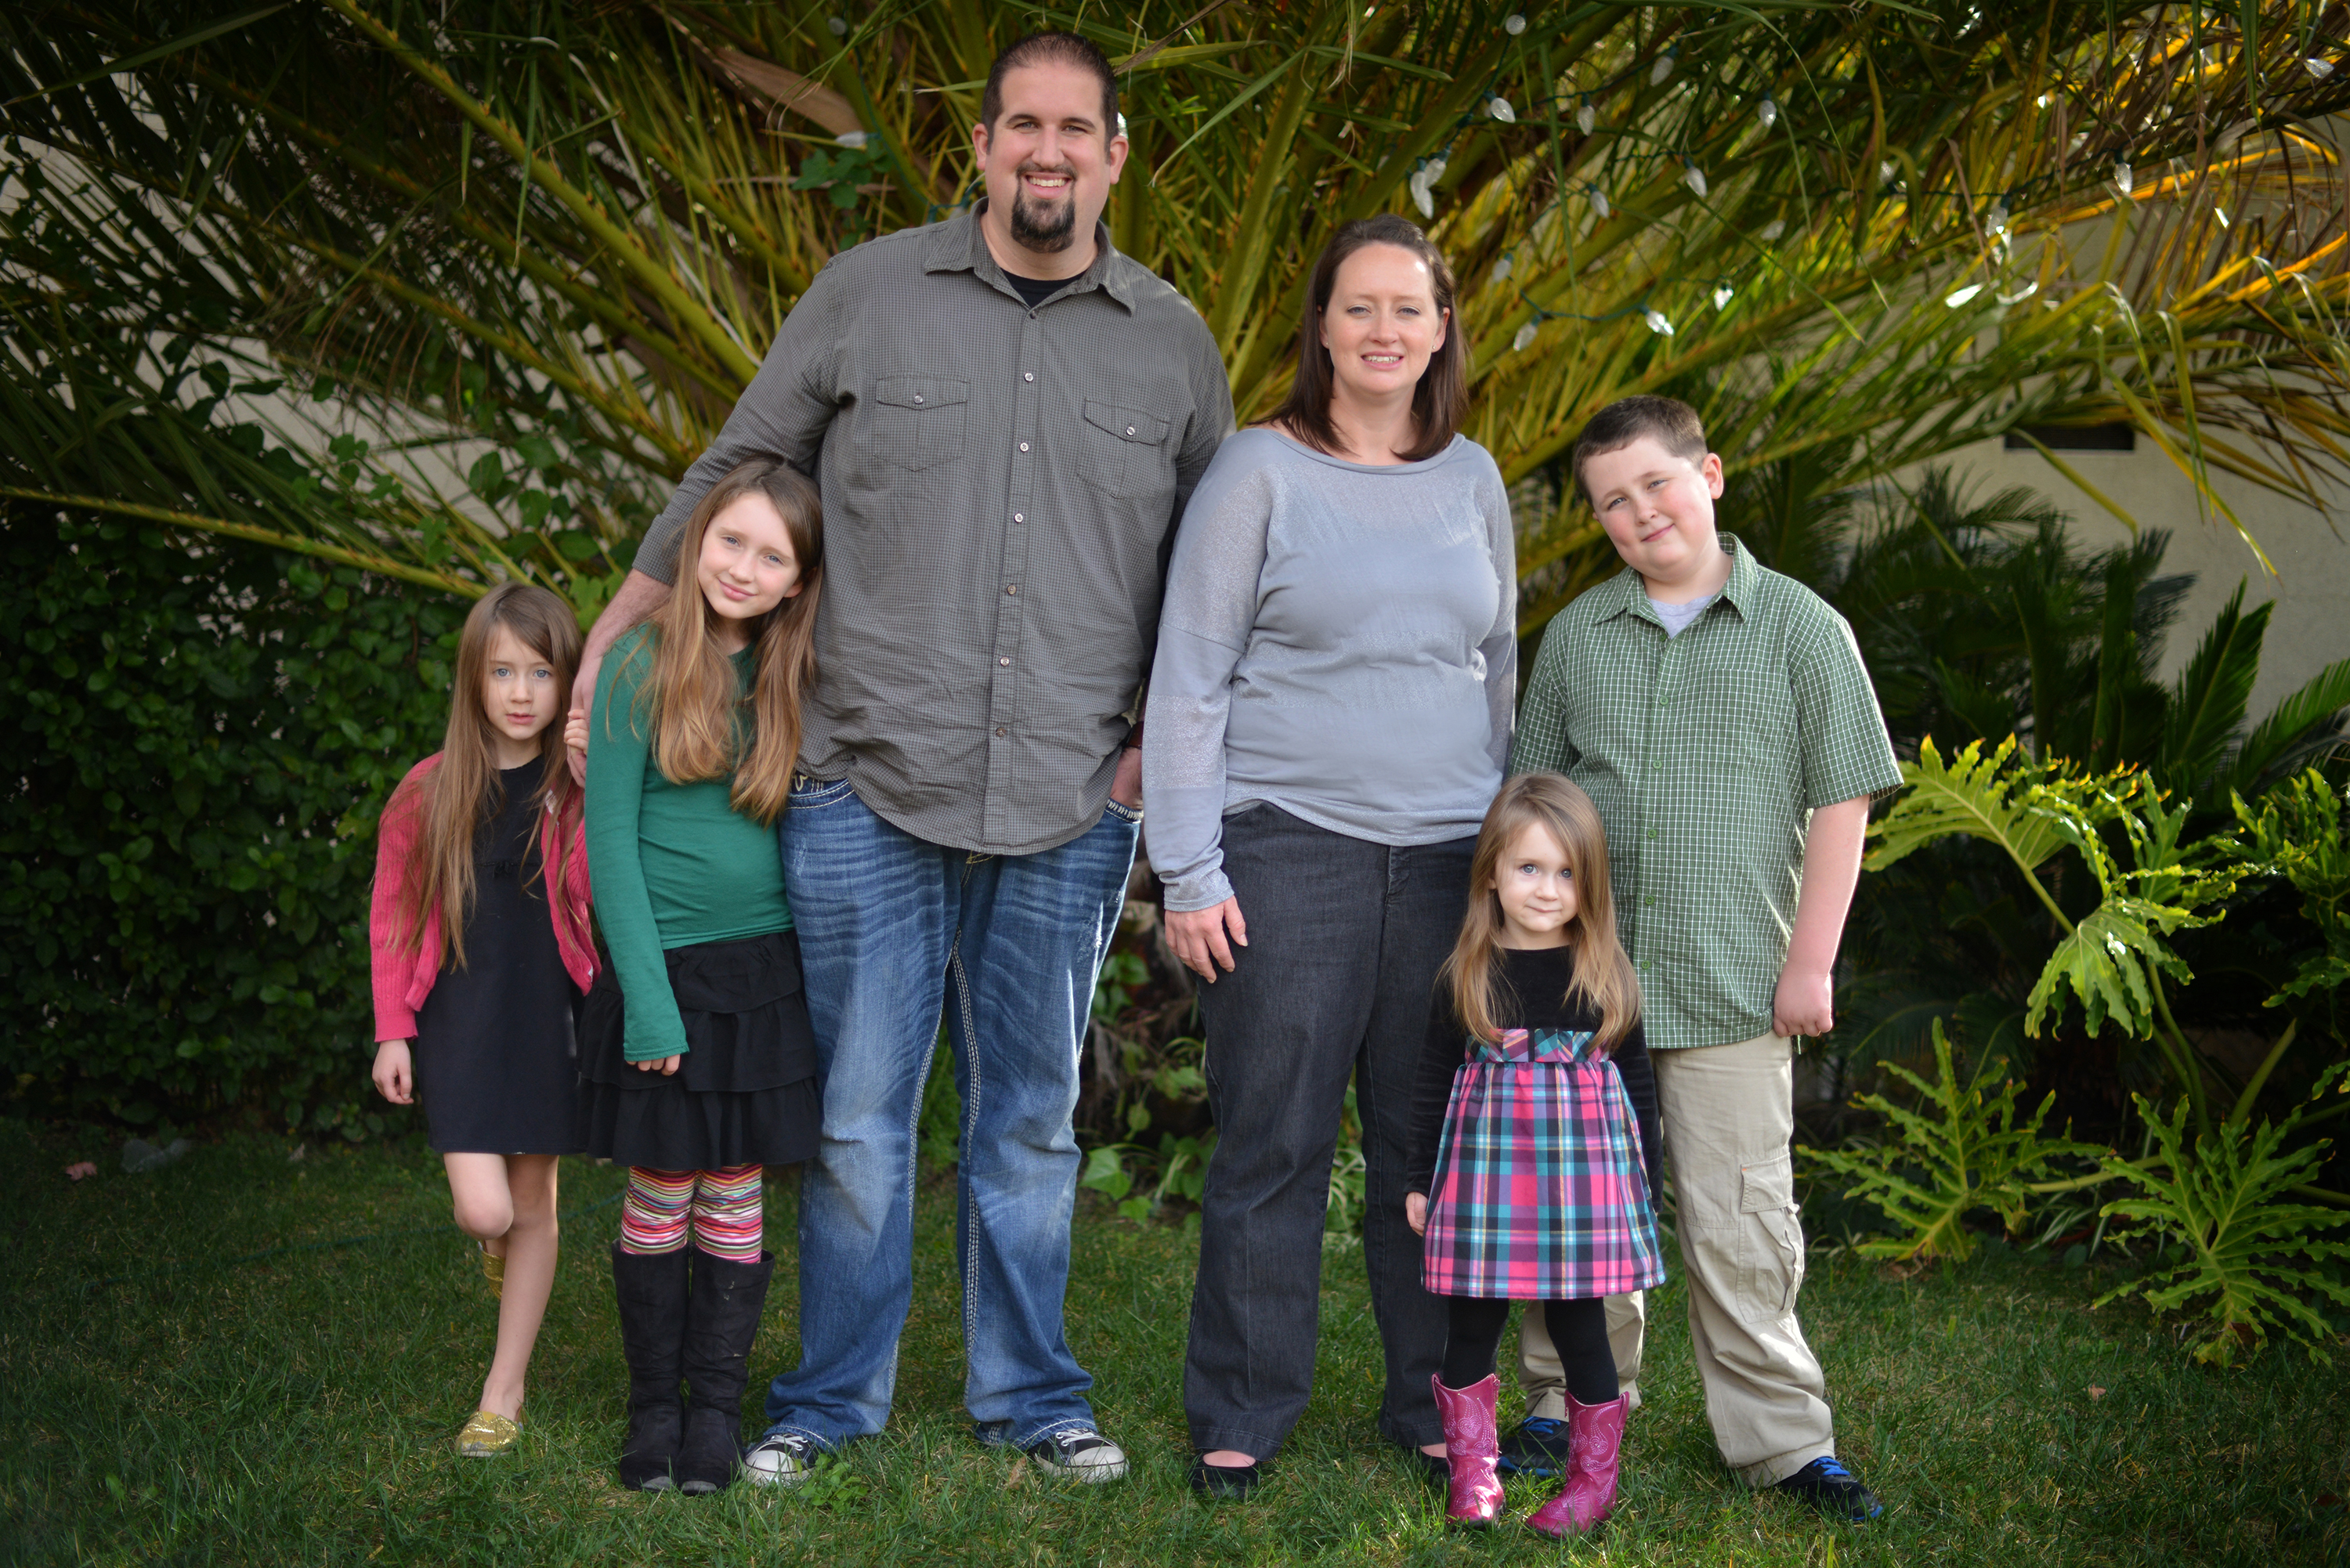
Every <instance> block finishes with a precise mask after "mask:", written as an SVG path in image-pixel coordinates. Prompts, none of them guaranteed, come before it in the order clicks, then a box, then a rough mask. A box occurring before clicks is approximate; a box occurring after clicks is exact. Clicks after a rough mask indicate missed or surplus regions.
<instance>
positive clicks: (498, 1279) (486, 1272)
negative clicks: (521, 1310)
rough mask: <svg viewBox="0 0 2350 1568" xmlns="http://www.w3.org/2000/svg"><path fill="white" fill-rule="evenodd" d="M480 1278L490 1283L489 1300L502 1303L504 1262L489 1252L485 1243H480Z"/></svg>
mask: <svg viewBox="0 0 2350 1568" xmlns="http://www.w3.org/2000/svg"><path fill="white" fill-rule="evenodd" d="M481 1248H482V1277H483V1278H484V1279H485V1280H487V1281H489V1282H490V1299H491V1300H493V1301H504V1299H505V1293H506V1261H505V1260H504V1258H501V1257H499V1256H498V1255H497V1254H496V1253H495V1252H493V1251H490V1244H489V1243H488V1242H487V1241H484V1242H482V1243H481Z"/></svg>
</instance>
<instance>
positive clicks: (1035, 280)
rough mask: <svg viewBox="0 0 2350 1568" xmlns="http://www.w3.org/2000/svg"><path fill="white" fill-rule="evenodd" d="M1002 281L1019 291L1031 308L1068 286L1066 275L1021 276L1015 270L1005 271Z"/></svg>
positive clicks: (1068, 281)
mask: <svg viewBox="0 0 2350 1568" xmlns="http://www.w3.org/2000/svg"><path fill="white" fill-rule="evenodd" d="M1003 281H1004V282H1006V283H1008V284H1010V285H1011V286H1013V287H1014V288H1016V289H1018V290H1019V291H1020V297H1021V298H1023V299H1024V300H1026V301H1027V302H1028V308H1029V309H1031V310H1034V309H1035V308H1036V307H1037V306H1040V305H1042V304H1044V303H1045V301H1046V300H1048V299H1050V298H1052V297H1053V296H1055V295H1056V294H1058V293H1060V292H1061V290H1063V289H1065V288H1066V287H1068V286H1069V283H1070V280H1069V279H1068V278H1066V277H1022V276H1021V275H1019V274H1018V273H1016V272H1007V273H1005V274H1004V275H1003Z"/></svg>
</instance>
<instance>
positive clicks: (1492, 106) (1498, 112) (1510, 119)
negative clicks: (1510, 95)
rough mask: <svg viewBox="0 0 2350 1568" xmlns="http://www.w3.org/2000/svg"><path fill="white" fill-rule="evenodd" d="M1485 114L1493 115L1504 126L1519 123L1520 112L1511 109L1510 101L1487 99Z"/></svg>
mask: <svg viewBox="0 0 2350 1568" xmlns="http://www.w3.org/2000/svg"><path fill="white" fill-rule="evenodd" d="M1485 112H1486V113H1487V114H1490V115H1492V117H1493V118H1494V119H1498V120H1500V121H1501V122H1502V123H1503V125H1515V124H1517V122H1518V111H1517V110H1516V109H1512V108H1511V107H1510V100H1509V99H1505V98H1498V97H1497V98H1492V99H1486V100H1485Z"/></svg>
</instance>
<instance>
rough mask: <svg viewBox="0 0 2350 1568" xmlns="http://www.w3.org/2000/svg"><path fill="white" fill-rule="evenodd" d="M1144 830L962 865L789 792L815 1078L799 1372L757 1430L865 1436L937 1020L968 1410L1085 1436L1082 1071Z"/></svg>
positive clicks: (1008, 1425)
mask: <svg viewBox="0 0 2350 1568" xmlns="http://www.w3.org/2000/svg"><path fill="white" fill-rule="evenodd" d="M1139 820H1140V817H1139V814H1136V813H1133V812H1129V811H1128V810H1127V809H1126V808H1125V807H1123V806H1121V805H1118V804H1117V803H1116V802H1114V801H1113V802H1111V803H1110V805H1108V806H1107V808H1106V809H1105V810H1104V811H1103V813H1102V816H1101V820H1100V821H1099V822H1097V823H1096V824H1095V825H1094V826H1092V827H1090V828H1088V829H1087V831H1086V832H1084V833H1082V834H1080V835H1079V836H1077V837H1076V838H1075V839H1073V840H1071V841H1070V842H1069V843H1067V844H1064V845H1062V846H1059V847H1058V848H1055V849H1047V850H1044V851H1041V852H1040V853H1037V854H1035V855H1011V856H988V855H973V854H970V853H968V852H966V851H964V850H961V849H952V848H949V847H947V846H943V845H938V844H931V843H929V842H927V841H925V840H922V839H920V838H916V837H914V836H912V835H910V834H908V833H905V832H903V831H901V830H900V829H899V828H897V827H894V826H891V825H890V824H889V823H888V822H885V821H883V820H882V819H881V818H880V817H879V816H877V815H874V814H873V812H872V811H871V810H870V809H869V808H868V807H867V806H866V805H865V804H864V802H862V801H860V800H858V798H857V796H856V795H855V794H853V793H852V792H851V791H850V789H849V786H848V785H847V783H845V782H843V783H836V784H824V783H807V784H801V785H800V786H798V787H796V788H795V789H794V790H793V791H792V796H791V804H790V806H789V808H788V809H787V811H786V813H785V818H784V826H783V857H784V886H785V892H786V893H787V894H788V895H789V897H790V898H791V905H792V919H793V923H794V924H795V926H796V927H797V929H798V931H799V939H800V963H801V967H802V969H803V971H805V973H806V980H807V1001H808V1012H809V1015H810V1017H811V1019H812V1020H813V1021H814V1023H815V1025H816V1050H817V1054H818V1056H819V1059H820V1060H821V1061H822V1063H823V1064H824V1070H825V1085H824V1136H823V1139H822V1142H821V1143H820V1144H819V1146H818V1148H817V1152H816V1158H814V1159H812V1160H810V1161H809V1162H808V1164H807V1166H806V1168H805V1169H804V1171H803V1173H802V1175H801V1178H800V1230H799V1244H800V1364H799V1366H797V1367H796V1368H795V1369H794V1370H792V1371H790V1372H786V1373H785V1374H784V1375H783V1376H779V1377H777V1378H776V1379H775V1383H774V1385H773V1386H771V1387H770V1388H769V1390H768V1393H767V1422H768V1428H767V1429H768V1430H769V1431H770V1432H771V1433H772V1432H797V1433H803V1434H805V1435H806V1436H808V1437H810V1438H815V1439H816V1441H818V1442H819V1443H821V1444H824V1445H826V1446H827V1447H833V1446H837V1445H838V1444H839V1443H841V1442H843V1441H845V1440H846V1439H847V1438H856V1437H861V1436H864V1435H865V1434H867V1433H869V1432H878V1431H879V1430H880V1429H881V1427H882V1424H883V1423H884V1422H886V1421H887V1420H888V1419H889V1400H890V1396H891V1393H892V1392H893V1390H894V1389H895V1387H896V1385H897V1380H898V1336H899V1333H900V1331H902V1330H903V1328H904V1327H905V1323H906V1308H907V1304H908V1303H909V1301H910V1299H911V1296H912V1293H913V1225H914V1161H915V1122H916V1119H917V1118H918V1117H919V1116H920V1112H921V1105H922V1086H923V1085H924V1083H925V1082H926V1081H927V1080H928V1078H929V1075H930V1068H931V1050H932V1047H933V1045H934V1044H935V1043H936V1041H937V1039H938V1027H939V1013H940V1011H941V1006H943V1007H944V1008H945V1012H946V1016H947V1026H948V1028H947V1032H948V1037H949V1038H950V1040H951V1042H952V1044H953V1048H954V1056H955V1081H956V1083H957V1085H959V1086H960V1087H961V1088H962V1150H961V1152H962V1167H961V1170H960V1173H959V1176H958V1179H957V1188H958V1191H957V1195H956V1197H957V1203H958V1210H957V1213H956V1220H955V1258H956V1262H957V1264H958V1266H959V1268H960V1270H961V1272H962V1326H963V1345H964V1353H965V1356H966V1358H967V1364H968V1370H967V1373H966V1376H965V1378H964V1383H963V1403H964V1405H965V1406H966V1407H968V1408H969V1409H970V1411H971V1415H972V1420H973V1421H974V1422H976V1423H977V1425H978V1430H979V1434H980V1436H981V1437H982V1438H984V1439H986V1440H987V1441H990V1442H1011V1443H1014V1444H1016V1445H1019V1446H1022V1447H1025V1446H1026V1445H1027V1444H1030V1443H1033V1442H1035V1440H1036V1439H1038V1438H1041V1437H1043V1436H1045V1434H1047V1433H1050V1432H1053V1431H1055V1430H1058V1429H1060V1428H1068V1427H1076V1426H1091V1425H1092V1424H1093V1409H1092V1407H1091V1406H1090V1405H1088V1404H1087V1400H1086V1390H1087V1389H1088V1388H1090V1387H1091V1386H1093V1379H1092V1378H1091V1377H1090V1376H1087V1373H1086V1370H1085V1369H1084V1368H1083V1367H1081V1366H1078V1365H1077V1362H1076V1357H1075V1356H1074V1355H1070V1354H1069V1346H1068V1342H1067V1341H1066V1339H1065V1338H1064V1337H1063V1335H1062V1332H1061V1307H1062V1298H1063V1296H1064V1295H1065V1294H1066V1291H1067V1287H1068V1275H1069V1215H1070V1210H1071V1209H1072V1207H1073V1206H1074V1204H1075V1202H1076V1187H1077V1168H1078V1160H1077V1143H1076V1135H1075V1133H1074V1132H1073V1131H1072V1129H1071V1127H1070V1116H1072V1114H1073V1113H1074V1112H1075V1111H1076V1105H1077V1061H1078V1054H1079V1053H1080V1051H1081V1050H1082V1049H1083V1047H1084V1044H1085V1032H1086V1024H1087V1018H1088V1016H1089V1014H1090V1012H1091V1010H1092V1004H1093V993H1094V979H1095V976H1096V974H1097V971H1099V970H1100V968H1101V961H1102V957H1103V955H1104V954H1105V953H1106V952H1107V951H1108V950H1109V942H1110V938H1111V936H1112V935H1113V934H1114V933H1115V932H1116V930H1117V928H1118V913H1119V911H1120V910H1121V909H1123V908H1124V903H1125V894H1126V879H1127V874H1128V870H1129V869H1130V868H1131V867H1132V866H1133V863H1134V841H1135V836H1136V826H1137V824H1138V823H1139Z"/></svg>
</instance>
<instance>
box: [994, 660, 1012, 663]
mask: <svg viewBox="0 0 2350 1568" xmlns="http://www.w3.org/2000/svg"><path fill="white" fill-rule="evenodd" d="M995 662H996V663H998V664H1009V663H1011V662H1012V660H1010V659H997V660H996V661H995Z"/></svg>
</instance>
